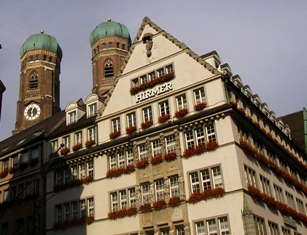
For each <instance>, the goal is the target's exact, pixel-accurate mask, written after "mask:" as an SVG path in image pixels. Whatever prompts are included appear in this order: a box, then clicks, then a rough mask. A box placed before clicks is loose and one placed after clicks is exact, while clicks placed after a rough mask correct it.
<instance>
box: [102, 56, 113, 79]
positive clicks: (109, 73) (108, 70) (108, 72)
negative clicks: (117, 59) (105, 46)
mask: <svg viewBox="0 0 307 235" xmlns="http://www.w3.org/2000/svg"><path fill="white" fill-rule="evenodd" d="M113 76H114V67H113V64H112V62H111V61H110V60H108V61H107V62H106V63H105V66H104V77H105V78H110V77H113Z"/></svg>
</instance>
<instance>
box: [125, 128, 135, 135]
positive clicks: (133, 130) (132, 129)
mask: <svg viewBox="0 0 307 235" xmlns="http://www.w3.org/2000/svg"><path fill="white" fill-rule="evenodd" d="M135 131H136V127H135V126H129V127H127V128H126V132H127V134H128V135H131V134H132V133H134V132H135Z"/></svg>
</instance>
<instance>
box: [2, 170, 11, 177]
mask: <svg viewBox="0 0 307 235" xmlns="http://www.w3.org/2000/svg"><path fill="white" fill-rule="evenodd" d="M8 173H9V172H8V170H4V171H1V173H0V177H1V178H5V177H6V176H7V175H8Z"/></svg>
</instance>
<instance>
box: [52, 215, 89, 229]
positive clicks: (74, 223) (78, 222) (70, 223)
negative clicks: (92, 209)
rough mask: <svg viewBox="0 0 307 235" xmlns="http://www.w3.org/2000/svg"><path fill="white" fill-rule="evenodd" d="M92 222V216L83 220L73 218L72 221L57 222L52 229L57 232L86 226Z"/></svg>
mask: <svg viewBox="0 0 307 235" xmlns="http://www.w3.org/2000/svg"><path fill="white" fill-rule="evenodd" d="M93 222H94V217H93V216H85V217H83V218H75V219H72V220H65V221H57V222H55V223H54V224H53V229H55V230H59V229H66V228H68V227H73V226H78V225H81V224H87V225H90V224H92V223H93Z"/></svg>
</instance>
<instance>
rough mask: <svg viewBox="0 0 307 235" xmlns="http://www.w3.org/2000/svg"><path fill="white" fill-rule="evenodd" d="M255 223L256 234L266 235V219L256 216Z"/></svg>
mask: <svg viewBox="0 0 307 235" xmlns="http://www.w3.org/2000/svg"><path fill="white" fill-rule="evenodd" d="M254 222H255V227H256V234H257V235H266V234H267V233H266V229H265V224H264V219H263V218H261V217H258V216H256V215H254Z"/></svg>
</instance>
